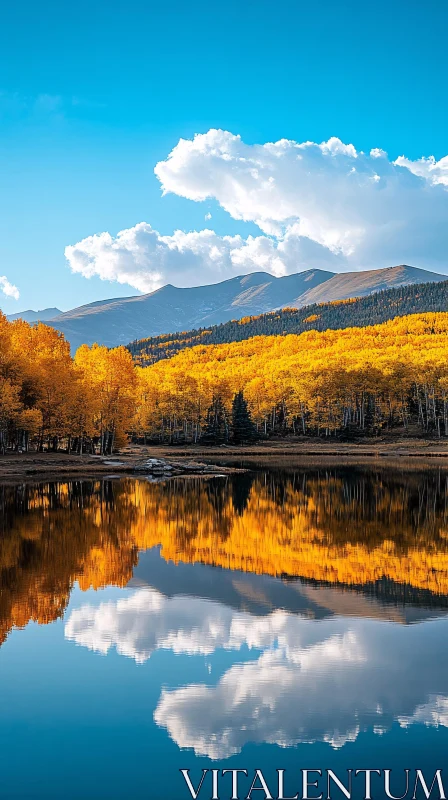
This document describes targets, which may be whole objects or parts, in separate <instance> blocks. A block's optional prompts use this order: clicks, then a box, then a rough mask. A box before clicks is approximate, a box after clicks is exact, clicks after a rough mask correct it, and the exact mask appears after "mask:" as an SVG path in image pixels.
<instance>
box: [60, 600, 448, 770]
mask: <svg viewBox="0 0 448 800" xmlns="http://www.w3.org/2000/svg"><path fill="white" fill-rule="evenodd" d="M446 628H447V620H439V621H438V622H435V623H431V625H430V626H426V628H425V633H426V636H427V638H426V641H427V644H428V647H424V648H422V647H421V636H422V628H421V626H418V625H410V626H402V625H396V624H392V623H390V622H388V623H385V622H383V621H381V622H379V621H377V620H376V621H375V620H366V619H354V618H351V619H350V618H344V617H335V618H333V619H330V620H313V619H308V618H303V617H300V616H299V615H296V614H292V613H289V612H287V611H284V610H280V609H279V610H275V611H273V612H271V613H266V615H265V616H256V615H253V614H250V613H248V612H244V611H236V610H234V609H232V608H230V607H228V606H226V605H224V604H222V603H219V602H215V601H210V600H205V599H201V598H191V597H185V596H174V597H171V598H170V597H166V596H165V595H163V594H161V593H160V592H158V591H156V590H154V589H152V588H150V587H147V588H144V589H139V590H137V591H136V592H135V593H133V594H131V595H130V596H128V597H125V598H122V599H120V600H118V601H116V602H107V603H100V604H99V605H98V606H97V607H95V606H91V605H85V606H83V607H81V608H78V609H75V610H74V611H72V613H71V614H70V617H69V619H68V620H67V623H66V626H65V636H66V638H67V639H70V640H71V641H74V642H76V643H77V644H78V645H82V646H84V647H87V648H89V649H90V650H94V651H96V652H99V653H103V654H106V653H107V652H108V651H109V650H110V649H111V648H116V650H117V652H119V653H121V654H122V655H125V656H127V657H129V658H133V659H134V660H135V661H136V662H138V663H143V662H144V661H146V660H147V659H148V658H150V656H151V653H152V652H154V651H155V650H158V649H165V650H167V649H168V650H171V651H172V652H173V653H184V654H189V655H193V654H196V655H197V654H202V655H204V656H210V655H211V654H212V653H213V652H215V651H217V650H219V649H225V650H228V651H232V650H233V651H235V659H234V661H235V662H236V663H234V664H233V666H231V667H230V668H228V669H227V670H226V671H225V672H224V674H223V675H222V676H221V677H220V679H219V680H218V682H217V683H216V685H214V686H213V685H212V686H210V685H205V684H202V683H200V684H197V683H195V684H190V685H187V686H182V685H180V686H178V687H177V688H173V689H163V691H162V693H161V697H160V700H159V703H158V705H157V708H156V710H155V714H154V718H155V721H156V723H157V724H158V725H160V726H161V727H164V728H166V729H167V731H168V733H169V735H170V736H171V738H172V739H173V740H174V741H175V742H176V743H177V744H178V745H179V747H183V748H184V747H188V748H192V749H194V751H195V752H196V754H197V755H201V756H208V757H210V758H213V759H218V758H227V757H229V756H231V755H233V754H236V753H238V752H240V750H241V749H242V747H244V745H245V744H246V743H248V742H271V743H276V744H278V745H280V746H283V747H287V746H291V745H292V744H298V743H300V742H313V741H321V742H327V743H329V744H330V745H331V746H332V747H334V748H339V747H342V746H343V745H344V744H345V743H346V742H348V741H354V739H356V737H357V735H358V733H359V732H360V731H361V730H373V731H374V732H375V733H384V732H385V731H386V730H388V729H389V728H390V726H391V725H392V723H393V722H394V721H395V720H398V722H399V724H400V725H402V726H403V727H405V726H408V725H411V724H418V723H420V724H426V725H443V726H445V727H447V726H448V679H447V675H446V670H445V669H444V663H445V662H444V658H443V651H444V641H445V634H446ZM243 647H247V648H249V649H251V650H255V651H259V654H258V653H257V654H256V656H258V657H256V658H252V659H248V658H247V657H246V660H244V657H242V653H244V650H243V651H242V650H241V649H242V648H243ZM428 648H429V650H428ZM428 652H430V655H431V657H430V658H429V657H428ZM409 675H412V680H411V681H410V680H409Z"/></svg>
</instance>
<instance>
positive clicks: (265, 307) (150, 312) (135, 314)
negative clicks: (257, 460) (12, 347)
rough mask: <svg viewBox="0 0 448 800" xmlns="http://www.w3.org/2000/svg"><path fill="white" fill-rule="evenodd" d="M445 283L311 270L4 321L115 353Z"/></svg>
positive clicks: (402, 275) (397, 272)
mask: <svg viewBox="0 0 448 800" xmlns="http://www.w3.org/2000/svg"><path fill="white" fill-rule="evenodd" d="M446 279H447V276H446V275H439V274H437V273H434V272H428V271H427V270H423V269H417V268H416V267H410V266H407V265H400V266H396V267H389V268H386V269H379V270H369V271H365V272H346V273H342V274H335V273H332V272H327V271H325V270H319V269H311V270H306V271H305V272H300V273H296V274H293V275H287V276H285V277H281V278H276V277H274V276H273V275H270V274H268V273H265V272H254V273H251V274H249V275H239V276H237V277H235V278H230V279H229V280H226V281H222V282H221V283H216V284H212V285H208V286H195V287H191V288H185V289H182V288H177V287H175V286H172V285H171V284H167V285H166V286H162V287H161V288H160V289H157V290H156V291H154V292H151V293H150V294H145V295H138V296H135V297H119V298H115V299H110V300H101V301H97V302H95V303H89V304H88V305H85V306H80V307H78V308H74V309H72V310H71V311H66V312H65V313H60V312H59V311H58V309H45V310H43V311H38V312H34V311H26V312H23V313H22V314H14V315H11V316H10V317H8V319H16V318H18V317H22V318H23V319H26V320H27V321H29V322H35V321H37V320H38V319H39V320H42V321H45V322H46V323H47V324H51V325H52V326H53V327H54V328H56V329H57V330H60V331H62V333H63V334H64V335H65V337H66V339H68V341H69V342H70V344H71V347H72V350H76V349H77V347H79V345H81V344H84V343H86V344H93V343H94V342H98V344H104V345H107V346H108V347H115V346H117V345H120V344H124V345H126V344H128V343H129V342H131V341H134V340H136V339H143V338H146V337H150V336H158V335H160V334H165V333H170V332H175V331H185V330H189V329H192V328H201V327H207V326H211V325H216V324H219V323H222V322H227V321H229V320H232V319H240V318H241V317H245V316H253V315H258V314H263V313H265V312H267V311H272V310H274V309H277V308H284V307H294V308H303V306H307V305H310V304H313V303H325V302H330V301H333V300H344V299H347V298H350V297H364V296H366V295H369V294H372V293H373V292H378V291H381V290H382V289H390V288H394V287H400V286H406V285H409V284H417V283H428V282H435V281H443V280H446ZM54 312H56V313H54ZM32 315H35V317H34V318H32Z"/></svg>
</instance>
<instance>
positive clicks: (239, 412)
mask: <svg viewBox="0 0 448 800" xmlns="http://www.w3.org/2000/svg"><path fill="white" fill-rule="evenodd" d="M256 436H257V431H256V429H255V425H254V423H253V422H252V418H251V415H250V411H249V409H248V407H247V403H246V400H245V399H244V394H243V392H242V391H240V392H237V393H236V395H235V397H234V398H233V404H232V439H233V441H234V442H235V444H241V443H242V442H249V441H251V440H253V439H255V438H256Z"/></svg>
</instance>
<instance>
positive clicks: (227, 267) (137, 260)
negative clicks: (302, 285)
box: [65, 222, 341, 292]
mask: <svg viewBox="0 0 448 800" xmlns="http://www.w3.org/2000/svg"><path fill="white" fill-rule="evenodd" d="M65 257H66V259H67V261H68V263H69V265H70V268H71V269H72V271H73V272H78V273H80V274H81V275H83V276H84V277H85V278H91V277H92V276H93V275H97V276H99V277H100V278H101V279H102V280H109V281H117V282H118V283H125V284H128V285H129V286H133V287H134V288H135V289H138V290H139V291H141V292H151V291H153V290H154V289H158V288H159V287H160V286H162V285H163V284H165V283H168V282H169V283H174V284H175V285H176V286H193V285H198V284H206V283H216V282H217V281H219V280H225V279H226V278H231V277H233V276H235V275H240V274H246V273H249V272H256V271H257V270H263V271H266V272H270V273H272V274H273V275H277V276H281V275H287V274H290V273H292V272H300V271H301V270H305V269H308V268H310V267H315V268H316V267H322V268H324V269H332V268H333V269H336V268H337V267H338V266H340V263H341V258H340V257H338V256H337V255H335V254H333V253H331V252H330V251H329V250H326V249H325V248H323V247H321V246H320V245H318V244H317V243H316V242H313V241H312V240H311V239H307V238H306V237H303V236H297V235H296V233H295V231H294V229H293V228H292V229H291V231H290V232H289V233H288V234H287V235H286V236H285V238H284V239H283V240H282V241H278V242H277V241H275V240H274V239H272V238H269V237H267V236H256V237H253V236H249V237H248V238H247V239H243V238H242V237H241V236H218V234H216V233H215V232H214V231H212V230H208V229H205V230H202V231H192V232H190V233H185V232H184V231H180V230H178V231H175V232H174V233H173V234H172V235H171V236H162V235H161V234H160V233H159V232H158V231H156V230H154V229H153V228H152V227H151V225H149V224H148V223H147V222H140V223H139V224H138V225H135V226H134V227H133V228H128V229H127V230H124V231H120V233H119V234H118V235H117V236H116V237H113V236H111V235H110V234H109V233H100V234H97V235H95V236H89V237H87V238H86V239H83V240H82V241H81V242H78V244H75V245H70V246H68V247H66V248H65Z"/></svg>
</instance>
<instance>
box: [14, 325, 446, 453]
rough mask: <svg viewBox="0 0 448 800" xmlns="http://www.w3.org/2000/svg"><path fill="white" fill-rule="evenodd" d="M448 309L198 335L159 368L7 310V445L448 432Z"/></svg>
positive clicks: (92, 449)
mask: <svg viewBox="0 0 448 800" xmlns="http://www.w3.org/2000/svg"><path fill="white" fill-rule="evenodd" d="M447 355H448V313H426V314H414V315H409V316H405V317H396V318H395V319H394V320H390V321H388V322H385V323H383V324H380V325H374V326H368V327H364V328H345V329H343V330H326V331H321V332H319V331H315V330H311V331H307V332H304V333H302V334H300V335H295V334H290V335H286V336H256V337H253V338H251V339H247V340H244V341H242V342H233V343H230V344H219V345H208V346H197V347H195V348H188V349H185V350H183V351H182V352H180V353H179V354H178V355H176V356H174V357H173V358H171V359H165V360H163V361H159V362H157V363H156V364H153V365H151V366H148V367H140V366H138V365H135V364H134V363H133V360H132V355H131V353H130V352H129V350H127V349H126V348H125V347H118V348H115V349H112V350H108V349H107V348H106V347H100V346H98V345H93V346H92V347H88V346H87V345H83V346H82V347H80V348H79V349H78V351H77V352H76V354H75V356H74V358H72V357H71V355H70V348H69V345H68V343H67V342H66V341H65V340H64V337H63V336H62V334H60V333H57V332H56V331H55V330H54V329H52V328H50V327H47V326H46V325H43V324H38V325H36V326H30V325H28V324H27V323H25V322H23V321H21V320H16V321H15V322H8V321H7V320H6V318H5V317H4V316H3V315H1V316H0V452H5V451H6V450H8V449H13V450H17V451H24V450H27V449H29V448H35V449H37V450H40V451H42V450H58V449H64V450H66V451H67V452H77V453H83V452H89V453H98V454H103V453H106V454H107V453H111V452H113V451H114V450H116V449H118V448H120V446H122V445H123V444H124V443H125V442H126V441H127V440H128V439H129V438H130V437H132V439H133V440H134V441H138V442H146V443H148V442H169V443H173V444H175V443H184V442H187V443H188V442H199V441H201V442H204V443H207V442H209V443H211V444H216V443H225V442H227V441H233V442H234V443H244V442H248V441H251V440H253V439H255V438H257V437H269V436H272V435H275V436H284V435H295V436H319V437H330V436H342V437H356V436H365V435H370V436H376V435H378V434H380V433H383V432H385V431H388V430H392V429H398V430H400V431H402V432H403V433H405V434H408V435H427V436H435V437H442V436H448V360H447Z"/></svg>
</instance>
